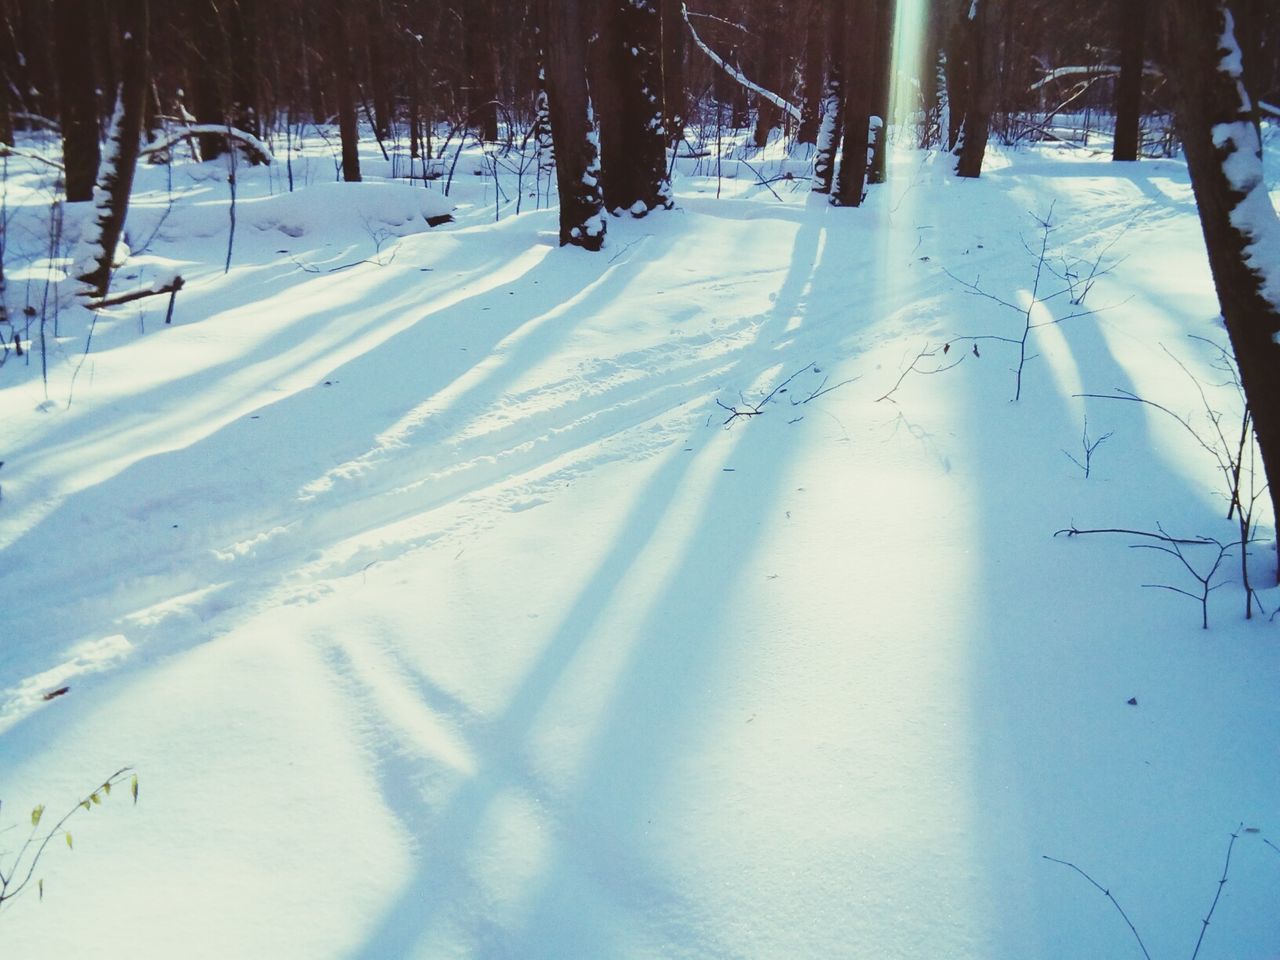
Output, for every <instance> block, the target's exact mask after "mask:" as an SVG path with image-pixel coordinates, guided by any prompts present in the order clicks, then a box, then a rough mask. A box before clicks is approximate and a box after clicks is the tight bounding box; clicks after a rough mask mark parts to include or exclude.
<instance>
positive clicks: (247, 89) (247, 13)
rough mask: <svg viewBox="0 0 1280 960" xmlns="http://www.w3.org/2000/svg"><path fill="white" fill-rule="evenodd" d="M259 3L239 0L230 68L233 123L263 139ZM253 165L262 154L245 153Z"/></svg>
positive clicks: (232, 14) (232, 16)
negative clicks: (260, 104)
mask: <svg viewBox="0 0 1280 960" xmlns="http://www.w3.org/2000/svg"><path fill="white" fill-rule="evenodd" d="M258 16H259V11H258V0H235V3H233V4H232V5H231V6H230V8H229V17H228V31H227V37H228V41H229V43H228V52H229V55H230V56H229V60H230V63H229V64H228V68H229V71H230V74H231V120H232V123H233V124H234V125H235V126H236V127H238V128H239V129H241V130H244V131H246V132H248V133H252V134H253V135H254V136H255V137H261V136H262V120H261V115H260V113H261V111H260V107H259V99H260V96H259V88H260V86H261V84H260V80H259V78H260V75H261V69H260V66H259V57H258ZM241 155H242V156H243V157H245V158H246V159H248V160H249V162H250V163H255V162H257V160H258V159H260V158H259V157H258V154H257V153H256V152H252V151H242V153H241Z"/></svg>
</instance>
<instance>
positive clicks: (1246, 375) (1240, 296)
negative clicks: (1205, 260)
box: [1163, 0, 1280, 574]
mask: <svg viewBox="0 0 1280 960" xmlns="http://www.w3.org/2000/svg"><path fill="white" fill-rule="evenodd" d="M1163 6H1164V13H1165V19H1164V26H1165V28H1166V45H1167V53H1166V55H1167V56H1168V58H1169V60H1168V63H1167V64H1166V65H1165V73H1166V75H1167V76H1168V77H1170V79H1171V80H1172V82H1173V85H1174V93H1175V97H1176V112H1177V123H1178V132H1179V134H1180V136H1181V138H1182V145H1183V152H1184V154H1185V156H1186V159H1187V169H1188V171H1189V172H1190V174H1191V186H1192V189H1193V191H1194V193H1195V198H1196V207H1197V208H1198V210H1199V212H1200V225H1201V228H1202V230H1203V232H1204V241H1205V247H1206V249H1207V251H1208V254H1209V267H1210V269H1211V271H1212V273H1213V282H1214V286H1215V287H1216V288H1217V291H1218V302H1219V304H1220V305H1221V307H1222V317H1223V320H1224V321H1225V323H1226V327H1227V334H1228V336H1229V337H1230V338H1231V346H1232V349H1233V350H1234V352H1235V357H1236V365H1237V366H1238V367H1239V370H1240V382H1241V384H1242V386H1243V387H1244V394H1245V402H1246V403H1247V404H1248V407H1249V411H1250V412H1251V413H1252V415H1253V429H1254V435H1255V436H1256V437H1257V441H1258V451H1259V453H1260V454H1261V457H1262V464H1263V468H1264V469H1265V471H1266V474H1267V478H1268V479H1269V480H1270V481H1271V483H1270V491H1271V506H1272V516H1273V517H1280V375H1278V374H1277V371H1280V258H1277V257H1276V255H1275V251H1276V250H1277V249H1280V220H1277V217H1276V213H1275V210H1274V208H1273V207H1272V206H1271V199H1270V197H1269V195H1268V193H1267V187H1266V182H1265V180H1264V179H1263V175H1262V145H1261V142H1260V140H1259V139H1258V136H1257V127H1256V125H1255V119H1256V117H1255V110H1254V106H1253V100H1252V98H1251V97H1250V96H1249V94H1248V93H1247V88H1246V87H1245V83H1244V79H1245V78H1244V73H1243V69H1242V64H1241V55H1240V46H1239V44H1238V43H1237V41H1236V37H1235V29H1234V18H1233V17H1232V7H1233V5H1232V4H1227V3H1211V2H1206V0H1163ZM1277 550H1280V537H1277ZM1277 572H1278V574H1280V566H1278V567H1277Z"/></svg>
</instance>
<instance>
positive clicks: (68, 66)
mask: <svg viewBox="0 0 1280 960" xmlns="http://www.w3.org/2000/svg"><path fill="white" fill-rule="evenodd" d="M87 8H88V2H87V0H54V7H53V28H54V43H55V44H56V47H57V56H58V94H59V103H60V107H61V114H62V162H63V166H64V167H65V168H66V185H67V186H66V189H67V200H69V201H71V202H73V203H76V202H79V201H82V200H92V199H93V184H94V181H95V180H96V179H97V176H98V162H99V159H100V152H99V148H98V98H97V94H96V92H95V91H94V81H93V61H92V59H91V58H90V57H89V56H87V55H86V50H85V43H84V38H83V35H82V33H81V31H82V30H83V27H84V24H85V23H86V22H87V20H88V9H87Z"/></svg>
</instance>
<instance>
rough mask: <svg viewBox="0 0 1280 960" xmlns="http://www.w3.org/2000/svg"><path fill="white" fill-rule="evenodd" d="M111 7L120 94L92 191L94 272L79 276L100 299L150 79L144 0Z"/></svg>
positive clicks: (125, 208)
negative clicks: (116, 37)
mask: <svg viewBox="0 0 1280 960" xmlns="http://www.w3.org/2000/svg"><path fill="white" fill-rule="evenodd" d="M115 7H116V13H117V16H118V17H119V23H120V62H121V68H122V69H121V77H120V91H119V95H118V99H117V102H116V109H115V115H114V118H113V120H112V123H111V134H110V136H109V137H108V138H107V155H106V157H105V158H104V160H103V164H102V173H101V176H100V177H99V180H98V184H97V189H96V191H95V194H96V204H97V209H98V217H97V220H96V222H95V230H96V234H97V239H96V244H95V245H94V246H95V249H94V250H93V256H94V258H95V259H94V263H93V265H92V267H91V268H90V269H89V270H88V271H87V272H85V273H83V274H81V275H80V277H79V279H80V280H82V281H84V283H85V284H86V285H87V286H88V288H89V292H90V293H92V295H93V296H94V297H97V298H98V299H102V298H103V297H105V296H106V295H107V290H108V288H109V287H110V285H111V266H112V260H113V258H114V257H115V252H116V246H117V244H119V242H120V238H121V236H122V235H123V234H124V221H125V217H126V216H127V215H128V212H129V194H130V192H131V191H132V190H133V174H134V170H135V169H136V168H137V165H138V152H139V149H140V147H141V138H142V117H143V113H144V110H145V99H146V96H147V79H148V74H149V70H148V66H147V53H148V49H147V47H148V43H147V41H148V36H147V34H148V26H149V22H148V21H149V18H148V9H147V0H115Z"/></svg>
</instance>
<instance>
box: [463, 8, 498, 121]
mask: <svg viewBox="0 0 1280 960" xmlns="http://www.w3.org/2000/svg"><path fill="white" fill-rule="evenodd" d="M496 15H497V14H496V12H495V10H494V9H493V6H492V4H491V3H490V0H466V2H465V3H464V4H463V6H462V22H463V30H464V38H463V48H464V53H465V55H466V62H467V73H468V83H467V99H466V104H467V118H468V122H469V123H473V124H475V125H476V127H477V129H478V130H479V132H480V139H481V140H485V141H487V142H494V141H496V140H497V139H498V64H497V60H496V59H495V55H496V50H495V49H494V40H493V33H492V27H493V23H494V17H495V16H496Z"/></svg>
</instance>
